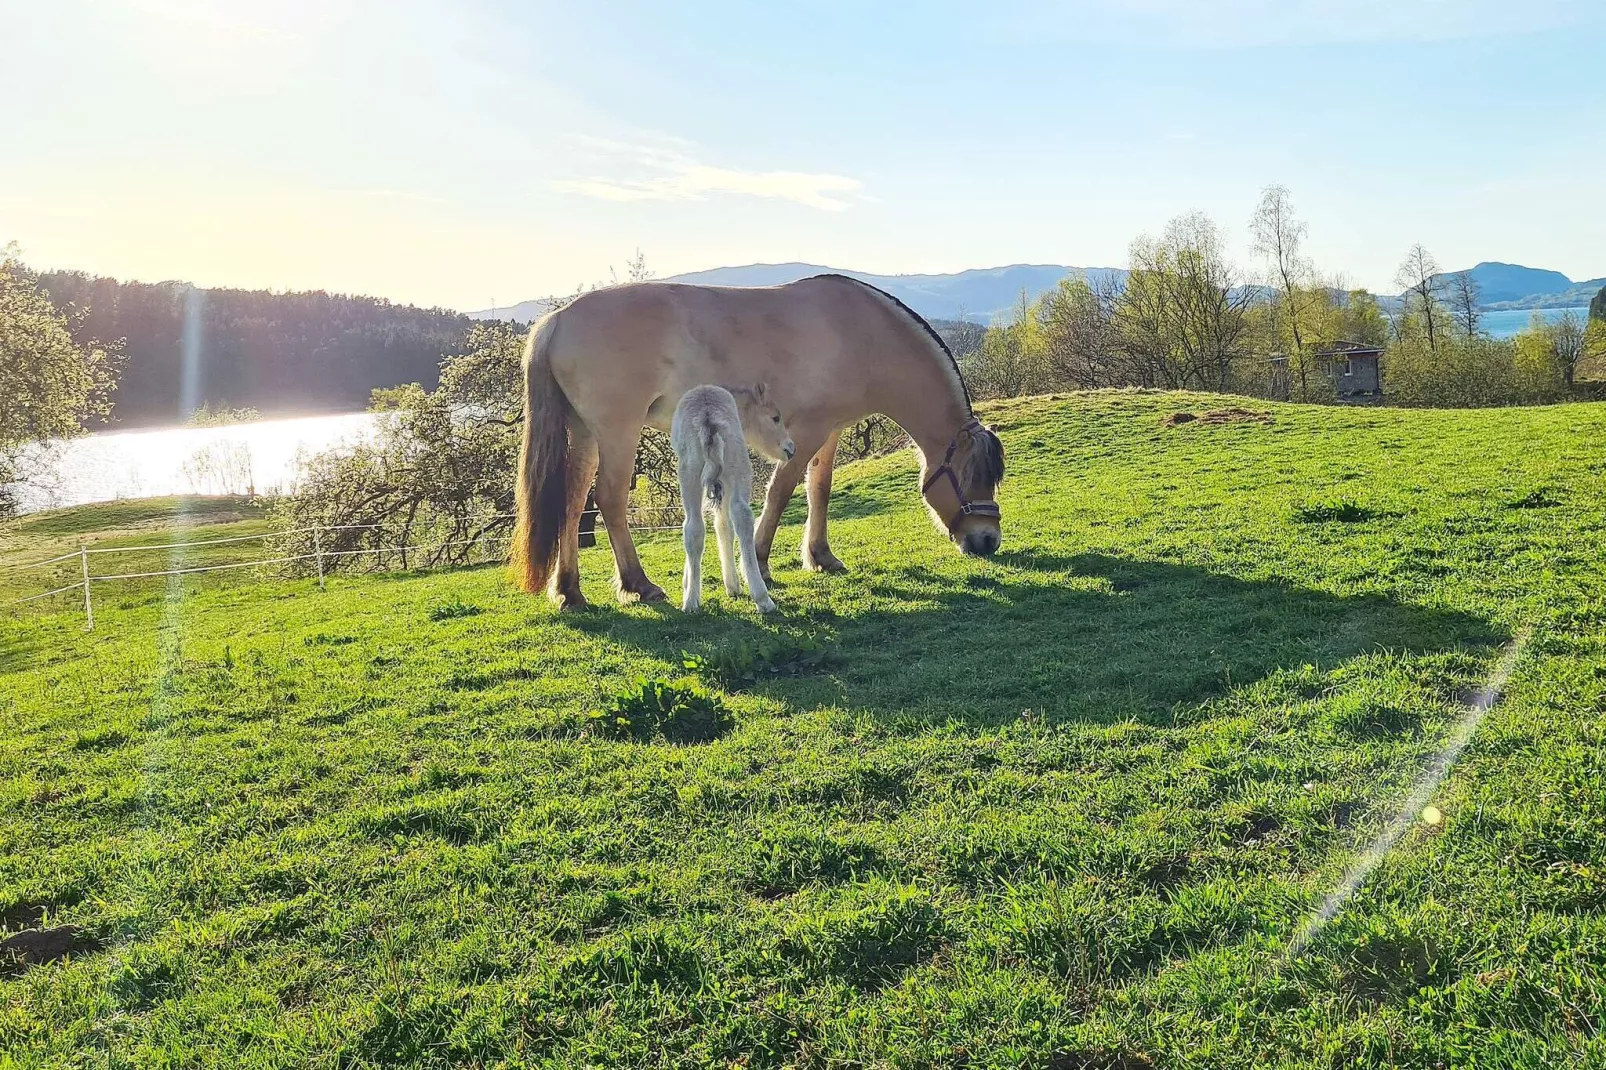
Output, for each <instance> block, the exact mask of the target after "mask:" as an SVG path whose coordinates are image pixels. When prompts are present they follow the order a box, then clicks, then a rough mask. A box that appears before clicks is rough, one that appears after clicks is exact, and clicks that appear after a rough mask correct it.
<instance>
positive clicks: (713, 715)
mask: <svg viewBox="0 0 1606 1070" xmlns="http://www.w3.org/2000/svg"><path fill="white" fill-rule="evenodd" d="M735 726H736V718H735V716H734V715H733V714H732V713H731V712H730V711H729V710H728V709H726V708H725V704H724V703H723V702H721V701H720V699H719V696H717V695H714V694H712V693H711V692H709V691H706V690H704V689H703V688H701V687H698V686H696V685H695V684H690V685H686V684H678V683H675V682H672V681H669V680H660V679H642V680H639V681H637V683H636V686H635V687H633V688H631V689H629V690H627V691H621V692H620V693H618V694H617V695H615V696H614V697H613V699H612V700H611V701H610V702H609V703H608V705H607V706H606V707H604V708H603V709H600V710H595V711H593V712H592V713H591V715H590V717H589V719H588V721H587V724H586V731H587V733H588V734H591V735H596V736H600V737H602V738H605V739H617V740H636V741H647V740H651V739H663V740H666V741H668V742H670V743H708V742H711V741H713V740H715V739H718V738H720V737H721V736H723V735H725V734H726V733H728V732H729V731H730V730H731V729H732V728H734V727H735Z"/></svg>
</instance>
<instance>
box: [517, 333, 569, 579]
mask: <svg viewBox="0 0 1606 1070" xmlns="http://www.w3.org/2000/svg"><path fill="white" fill-rule="evenodd" d="M557 325H558V313H556V312H553V313H549V314H548V315H546V316H545V317H543V318H542V319H541V321H540V322H539V323H537V324H536V325H535V326H533V327H531V328H530V338H529V341H528V342H527V343H526V345H525V349H524V442H523V445H522V446H521V447H520V449H519V472H518V482H517V485H516V487H515V489H514V494H515V498H516V500H517V502H518V507H517V510H516V512H517V516H518V519H517V520H516V521H515V522H514V525H513V548H512V560H511V565H512V568H513V578H514V580H515V582H517V583H518V585H519V586H520V587H522V588H524V590H526V591H528V592H530V593H531V594H534V593H536V592H538V591H542V590H544V589H545V588H546V585H547V580H548V579H549V578H550V577H551V575H552V566H553V564H554V561H555V559H556V557H557V552H558V536H559V534H560V533H561V532H562V531H563V525H564V522H565V521H566V520H567V519H568V517H567V515H566V514H567V513H568V505H569V492H568V471H569V417H570V415H571V413H570V410H569V400H568V398H566V397H564V396H563V389H562V388H561V387H559V386H558V381H557V380H556V379H554V378H553V377H552V359H551V354H550V353H549V352H548V350H549V349H550V347H551V343H552V335H553V333H554V332H555V331H556V330H557Z"/></svg>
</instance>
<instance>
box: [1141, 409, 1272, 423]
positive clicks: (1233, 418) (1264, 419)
mask: <svg viewBox="0 0 1606 1070" xmlns="http://www.w3.org/2000/svg"><path fill="white" fill-rule="evenodd" d="M1161 422H1162V423H1163V424H1165V426H1167V427H1179V426H1181V425H1182V424H1191V423H1201V424H1210V425H1216V424H1246V423H1247V424H1269V423H1275V422H1276V421H1274V420H1273V419H1272V417H1271V413H1269V412H1259V411H1256V410H1255V409H1240V408H1237V407H1236V406H1234V407H1231V408H1225V409H1210V410H1209V411H1207V412H1174V413H1172V414H1171V415H1170V416H1167V417H1166V418H1165V419H1164V420H1162V421H1161Z"/></svg>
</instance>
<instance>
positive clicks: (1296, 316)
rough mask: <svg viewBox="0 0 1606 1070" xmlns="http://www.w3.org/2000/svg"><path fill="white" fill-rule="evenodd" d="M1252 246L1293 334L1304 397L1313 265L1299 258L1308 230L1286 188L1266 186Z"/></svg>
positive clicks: (1253, 223)
mask: <svg viewBox="0 0 1606 1070" xmlns="http://www.w3.org/2000/svg"><path fill="white" fill-rule="evenodd" d="M1249 232H1250V238H1251V243H1252V244H1251V247H1252V248H1253V250H1254V252H1255V253H1256V254H1257V255H1258V256H1260V257H1261V258H1262V259H1263V260H1264V261H1265V265H1266V281H1267V283H1268V284H1270V286H1271V287H1272V289H1274V290H1276V291H1278V293H1279V295H1280V298H1279V301H1280V303H1281V305H1282V311H1283V315H1284V316H1285V317H1286V320H1287V324H1288V330H1289V333H1290V334H1291V335H1292V340H1293V352H1292V353H1291V354H1290V356H1291V357H1293V364H1294V366H1295V367H1296V368H1297V369H1298V371H1299V387H1300V394H1301V396H1305V395H1306V394H1307V393H1308V392H1309V384H1308V383H1307V382H1306V373H1305V364H1306V362H1305V359H1304V352H1305V338H1306V335H1307V333H1308V332H1307V329H1306V328H1307V322H1306V321H1307V308H1308V303H1309V286H1310V279H1311V264H1310V261H1308V260H1306V259H1305V258H1304V257H1303V256H1301V255H1300V249H1301V247H1302V246H1303V245H1304V241H1305V235H1306V233H1307V227H1306V226H1305V223H1304V222H1303V221H1302V220H1300V219H1298V218H1296V217H1295V216H1294V205H1293V202H1292V200H1290V199H1289V196H1288V190H1287V188H1286V187H1284V186H1267V187H1266V188H1265V189H1264V190H1262V191H1261V194H1260V204H1259V206H1258V207H1256V209H1255V214H1254V215H1253V216H1251V217H1250V219H1249Z"/></svg>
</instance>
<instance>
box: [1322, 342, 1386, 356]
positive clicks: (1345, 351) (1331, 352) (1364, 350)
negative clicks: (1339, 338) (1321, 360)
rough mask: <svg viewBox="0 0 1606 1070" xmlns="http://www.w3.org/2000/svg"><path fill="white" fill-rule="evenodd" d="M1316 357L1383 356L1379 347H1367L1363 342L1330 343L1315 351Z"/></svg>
mask: <svg viewBox="0 0 1606 1070" xmlns="http://www.w3.org/2000/svg"><path fill="white" fill-rule="evenodd" d="M1316 355H1317V356H1318V357H1379V356H1382V355H1383V349H1382V347H1380V346H1372V345H1367V344H1366V343H1365V342H1332V343H1330V344H1328V345H1325V346H1322V347H1321V348H1320V349H1318V350H1317V351H1316Z"/></svg>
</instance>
